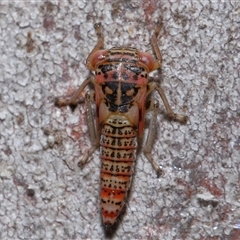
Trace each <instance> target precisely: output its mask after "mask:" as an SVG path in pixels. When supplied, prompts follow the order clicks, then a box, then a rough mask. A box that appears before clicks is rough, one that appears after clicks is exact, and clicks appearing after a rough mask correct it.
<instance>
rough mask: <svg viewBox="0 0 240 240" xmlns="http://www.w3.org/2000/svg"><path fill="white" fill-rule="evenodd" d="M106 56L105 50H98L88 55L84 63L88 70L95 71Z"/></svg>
mask: <svg viewBox="0 0 240 240" xmlns="http://www.w3.org/2000/svg"><path fill="white" fill-rule="evenodd" d="M106 54H107V50H98V51H96V52H95V53H93V54H90V56H89V57H88V58H87V62H86V65H87V67H88V69H90V70H95V69H96V65H97V64H98V63H99V62H101V61H102V60H104V59H105V57H106Z"/></svg>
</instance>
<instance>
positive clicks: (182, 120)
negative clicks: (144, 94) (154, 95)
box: [155, 83, 188, 123]
mask: <svg viewBox="0 0 240 240" xmlns="http://www.w3.org/2000/svg"><path fill="white" fill-rule="evenodd" d="M155 89H156V90H157V92H158V93H159V95H160V97H161V98H162V101H163V103H164V106H165V108H166V111H167V114H168V116H169V117H170V118H171V119H174V120H176V121H178V122H180V123H185V122H186V121H187V119H188V117H187V116H185V115H182V114H177V113H174V112H173V110H172V108H171V107H170V105H169V103H168V100H167V98H166V95H165V93H164V91H163V89H162V88H161V86H160V85H159V84H158V83H155Z"/></svg>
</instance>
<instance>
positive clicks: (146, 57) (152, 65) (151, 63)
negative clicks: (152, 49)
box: [139, 52, 160, 72]
mask: <svg viewBox="0 0 240 240" xmlns="http://www.w3.org/2000/svg"><path fill="white" fill-rule="evenodd" d="M139 62H140V63H142V64H144V65H145V66H146V67H147V68H148V70H149V72H151V71H153V70H156V69H157V68H159V67H160V65H159V62H158V61H157V60H155V59H154V58H153V56H152V55H150V54H149V53H146V52H140V53H139Z"/></svg>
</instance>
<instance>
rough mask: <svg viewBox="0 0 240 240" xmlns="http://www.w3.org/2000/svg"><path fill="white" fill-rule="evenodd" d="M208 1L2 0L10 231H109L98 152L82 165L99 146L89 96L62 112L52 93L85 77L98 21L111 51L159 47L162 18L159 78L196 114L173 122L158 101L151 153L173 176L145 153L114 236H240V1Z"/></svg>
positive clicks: (1, 222) (176, 104) (0, 170)
mask: <svg viewBox="0 0 240 240" xmlns="http://www.w3.org/2000/svg"><path fill="white" fill-rule="evenodd" d="M112 2H114V3H112ZM200 2H201V3H200ZM200 2H199V1H166V0H164V1H158V0H150V1H144V0H142V1H108V0H105V1H93V0H91V1H87V0H81V1H68V2H67V1H49V2H43V1H11V3H10V1H1V3H0V86H1V87H0V150H1V151H0V238H1V239H100V238H102V239H103V238H104V234H103V229H102V227H101V222H100V212H99V193H98V190H99V173H100V170H99V168H100V161H99V158H98V151H96V152H95V153H94V154H93V157H92V159H91V161H89V163H88V164H87V165H86V166H85V167H84V168H83V169H82V170H81V169H79V168H78V167H77V162H78V161H79V160H80V158H81V156H82V154H83V153H85V152H86V151H87V149H88V148H89V146H90V142H89V138H88V130H87V126H86V119H85V108H84V104H83V105H81V106H79V108H77V109H76V110H75V111H74V112H72V111H71V110H70V109H69V108H63V109H59V108H56V107H55V106H54V104H53V102H54V97H56V96H62V95H66V94H69V93H71V92H72V91H73V90H74V89H75V88H76V87H77V86H79V85H80V84H81V82H82V81H83V80H84V79H85V78H86V77H87V76H88V74H89V72H88V71H87V69H86V67H85V59H86V57H87V56H88V54H89V52H90V51H91V50H92V48H93V46H94V45H95V43H96V35H95V32H94V29H93V24H94V23H95V22H99V21H101V22H102V25H103V31H104V35H105V47H106V48H110V47H112V46H116V45H117V46H119V45H130V46H134V47H137V48H139V49H141V50H143V51H149V52H150V53H152V49H151V46H150V44H149V37H150V34H152V32H153V30H154V28H155V26H156V24H155V23H156V21H157V20H158V18H159V17H160V16H161V17H162V18H163V23H164V28H163V29H162V31H161V34H160V37H159V38H158V43H159V46H160V48H161V50H162V55H163V65H162V76H161V78H162V80H161V81H162V86H163V88H164V89H165V93H166V95H167V97H168V99H169V102H170V104H171V106H172V107H173V109H174V110H175V111H176V112H179V113H185V114H187V115H188V116H189V121H188V123H187V124H186V125H180V124H179V123H176V122H169V121H168V120H167V119H166V118H164V112H165V110H164V108H163V104H162V102H161V100H160V99H159V101H160V103H161V106H162V108H161V111H160V114H159V118H158V120H159V124H158V125H159V129H158V135H157V137H156V142H155V145H154V147H153V156H154V159H155V160H156V161H157V162H158V163H159V164H160V165H161V166H162V168H163V170H164V173H165V174H164V176H162V177H160V178H156V174H155V172H154V171H153V169H152V167H151V165H150V164H149V163H148V162H147V160H146V159H145V158H144V157H143V156H142V155H139V157H138V159H137V165H136V173H135V177H134V181H133V186H132V191H131V194H130V196H129V200H128V203H127V210H126V214H125V215H124V217H123V219H122V220H121V222H120V223H119V227H118V229H117V231H116V235H115V236H114V237H113V238H114V239H189V240H192V239H231V240H233V239H240V237H239V236H240V217H239V216H240V187H239V185H240V164H239V162H240V160H239V159H240V156H239V155H240V154H239V150H240V98H239V93H240V83H239V81H240V80H239V77H240V76H239V75H240V73H239V72H240V60H239V59H240V4H239V1H220V0H219V1H210V0H209V1H207V0H204V1H200ZM153 75H154V76H156V77H157V76H158V73H157V72H156V73H154V74H153ZM155 97H156V98H158V96H157V95H156V96H155ZM150 117H151V115H148V118H150ZM146 132H147V129H146Z"/></svg>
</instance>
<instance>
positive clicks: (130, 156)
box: [100, 115, 137, 227]
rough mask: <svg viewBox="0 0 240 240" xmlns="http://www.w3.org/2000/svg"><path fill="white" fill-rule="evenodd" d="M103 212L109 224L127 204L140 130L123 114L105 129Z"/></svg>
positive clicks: (101, 141) (102, 183) (101, 154)
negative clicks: (136, 129)
mask: <svg viewBox="0 0 240 240" xmlns="http://www.w3.org/2000/svg"><path fill="white" fill-rule="evenodd" d="M100 146H101V148H100V157H101V160H102V167H101V193H100V194H101V211H102V217H103V222H104V223H105V226H106V227H107V226H108V225H109V226H111V225H113V224H114V222H115V221H116V218H117V216H118V215H119V213H120V211H121V209H122V207H123V206H124V203H125V199H126V196H127V191H128V190H129V187H130V184H131V178H132V174H133V171H134V163H135V159H136V148H137V140H136V131H135V130H134V128H133V127H132V124H131V123H130V122H129V121H128V120H127V119H126V118H124V117H123V116H122V117H120V118H119V117H118V118H117V116H115V115H112V117H111V118H109V119H107V121H106V124H105V125H104V126H103V128H102V131H101V139H100Z"/></svg>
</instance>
